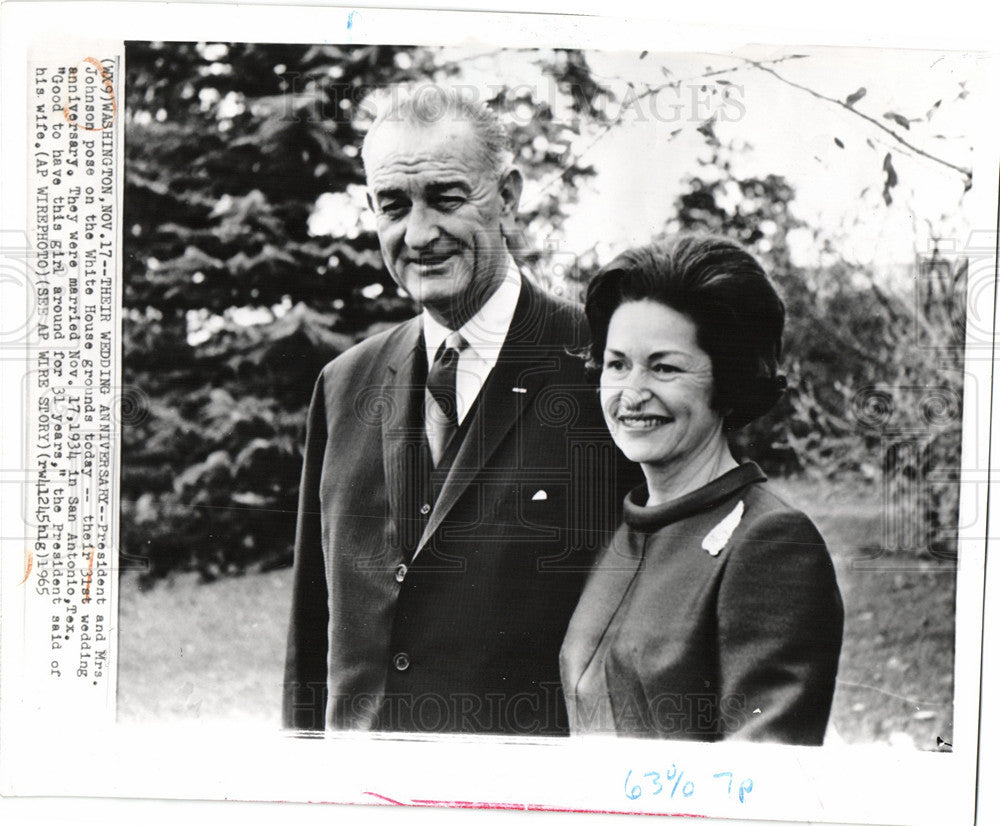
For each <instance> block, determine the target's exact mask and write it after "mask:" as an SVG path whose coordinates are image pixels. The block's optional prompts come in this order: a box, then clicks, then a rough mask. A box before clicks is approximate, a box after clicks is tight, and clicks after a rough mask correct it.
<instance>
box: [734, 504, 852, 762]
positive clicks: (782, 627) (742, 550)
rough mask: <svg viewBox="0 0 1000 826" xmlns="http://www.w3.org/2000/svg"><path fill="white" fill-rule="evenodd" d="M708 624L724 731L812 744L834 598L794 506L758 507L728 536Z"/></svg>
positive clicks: (833, 670) (823, 709)
mask: <svg viewBox="0 0 1000 826" xmlns="http://www.w3.org/2000/svg"><path fill="white" fill-rule="evenodd" d="M718 623H719V661H720V662H719V665H720V673H721V686H720V695H721V697H720V702H721V703H722V722H723V732H724V736H726V737H729V738H732V739H741V740H755V741H767V742H779V743H790V744H798V745H821V744H822V742H823V735H824V733H825V731H826V725H827V721H828V719H829V716H830V707H831V704H832V702H833V691H834V685H835V682H836V677H837V663H838V660H839V657H840V647H841V642H842V639H843V630H844V607H843V602H842V601H841V597H840V590H839V589H838V587H837V580H836V576H835V574H834V570H833V562H832V560H831V559H830V554H829V552H828V551H827V549H826V545H825V543H824V542H823V538H822V537H821V536H820V534H819V532H818V531H817V530H816V528H815V526H814V525H813V524H812V522H810V521H809V519H808V518H807V517H806V516H805V515H804V514H802V513H800V512H798V511H794V510H791V509H789V510H786V511H778V512H772V513H768V514H765V515H764V516H762V517H761V518H759V519H758V520H757V521H756V522H755V523H753V524H752V525H751V526H750V527H749V528H748V530H747V533H746V535H745V538H744V539H743V540H742V541H740V542H737V543H736V544H735V545H734V547H733V548H732V550H731V555H730V558H729V560H728V562H727V565H726V571H725V573H724V575H723V580H722V583H721V585H720V591H719V601H718Z"/></svg>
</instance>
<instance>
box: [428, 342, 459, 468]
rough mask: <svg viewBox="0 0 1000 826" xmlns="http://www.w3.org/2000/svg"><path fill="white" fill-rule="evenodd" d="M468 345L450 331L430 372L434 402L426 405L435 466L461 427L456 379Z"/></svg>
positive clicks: (429, 391)
mask: <svg viewBox="0 0 1000 826" xmlns="http://www.w3.org/2000/svg"><path fill="white" fill-rule="evenodd" d="M466 346H467V343H466V341H465V339H463V338H462V336H461V334H459V333H451V334H450V335H449V336H448V337H447V338H446V339H445V340H444V341H443V342H441V346H440V347H439V348H438V351H437V355H436V356H435V357H434V363H433V364H432V365H431V369H430V371H429V372H428V373H427V392H428V394H429V395H430V397H431V399H433V401H434V404H430V403H428V404H427V405H426V410H427V441H428V443H429V444H430V448H431V458H432V459H433V460H434V464H435V465H437V464H438V463H440V461H441V457H442V456H443V455H444V452H445V449H446V448H447V447H448V442H450V441H451V438H452V436H454V435H455V431H456V430H458V404H457V399H456V392H455V378H456V376H457V375H458V358H459V355H460V354H461V352H462V350H464V349H465V347H466Z"/></svg>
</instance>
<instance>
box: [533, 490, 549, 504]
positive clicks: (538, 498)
mask: <svg viewBox="0 0 1000 826" xmlns="http://www.w3.org/2000/svg"><path fill="white" fill-rule="evenodd" d="M548 498H549V495H548V494H547V493H546V492H545V491H544V490H536V491H535V495H534V496H532V497H531V501H532V502H544V501H545V500H546V499H548Z"/></svg>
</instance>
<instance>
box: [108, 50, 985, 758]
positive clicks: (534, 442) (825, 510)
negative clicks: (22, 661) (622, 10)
mask: <svg viewBox="0 0 1000 826" xmlns="http://www.w3.org/2000/svg"><path fill="white" fill-rule="evenodd" d="M866 57H867V58H868V60H866V59H865V58H866ZM848 58H849V59H848ZM845 62H846V63H850V64H852V69H853V75H854V76H853V77H851V76H848V77H845V78H844V79H843V80H840V79H839V78H838V84H836V85H834V84H832V83H831V82H830V81H831V76H832V75H831V69H832V68H833V67H834V66H836V65H843V64H844V63H845ZM887 64H888V65H893V66H896V65H898V67H899V68H900V69H902V68H903V67H904V66H905V67H906V68H907V69H908V71H906V72H902V71H900V72H899V74H900V75H902V76H905V77H906V79H907V82H905V83H899V82H897V83H895V84H893V83H891V82H889V77H888V74H887V72H886V67H887ZM126 66H127V72H128V74H127V77H126V89H127V98H126V118H127V123H126V136H125V152H126V163H125V198H124V225H125V237H124V238H123V251H124V254H125V261H124V270H125V272H124V290H125V294H124V308H125V317H124V322H123V327H124V334H123V380H124V384H125V385H126V387H127V388H129V389H131V390H132V391H133V392H132V397H131V398H133V399H134V408H133V412H132V419H133V421H128V420H126V425H125V427H123V431H122V433H123V447H122V449H123V474H122V480H123V481H122V523H121V524H122V552H123V560H127V561H128V565H126V564H123V565H122V574H121V576H122V583H121V584H122V604H121V656H122V659H121V670H120V676H119V706H118V713H119V717H120V719H131V718H142V717H145V716H163V717H181V718H183V717H190V716H195V717H216V716H217V717H223V718H234V719H240V718H256V719H259V720H261V721H262V722H267V721H272V722H274V723H275V724H277V721H278V719H279V712H281V713H282V717H281V719H282V722H283V724H284V725H286V726H289V727H291V728H293V729H300V730H322V729H324V728H331V729H360V730H366V731H403V732H418V733H421V732H422V733H431V734H437V733H493V734H508V735H519V734H527V735H565V734H567V733H570V734H572V733H574V732H578V733H584V732H596V733H604V734H618V735H632V736H640V737H642V736H653V737H669V738H679V739H692V740H707V741H713V740H721V739H726V738H730V737H733V738H743V739H750V740H760V741H764V742H783V743H797V744H813V745H819V744H822V743H823V742H824V740H825V739H826V738H829V740H830V741H832V742H836V743H871V742H887V743H891V744H894V745H906V746H908V747H911V748H916V749H923V750H946V749H948V748H949V747H950V744H951V741H952V701H953V664H954V610H955V572H956V550H957V528H958V524H959V523H958V499H959V484H958V473H957V471H958V469H959V468H960V467H961V455H960V448H961V412H962V391H963V349H962V348H963V342H964V338H965V330H966V324H965V317H964V310H965V295H966V288H967V283H968V281H967V274H968V260H967V259H968V256H967V255H962V254H961V251H960V250H957V249H956V242H957V241H958V240H959V238H961V240H962V241H963V242H964V241H965V240H966V238H967V235H966V234H963V235H961V236H959V234H958V233H960V232H961V231H962V230H961V227H960V223H961V220H962V203H963V198H964V197H965V193H966V191H967V190H968V188H969V187H970V186H971V185H972V167H971V155H970V154H969V152H968V149H967V148H966V147H964V146H963V145H962V141H961V139H960V138H958V137H957V136H956V137H952V138H951V139H950V140H941V139H935V137H934V135H935V134H936V133H937V131H938V130H944V131H945V132H947V131H949V130H951V129H955V128H960V124H961V123H962V120H961V119H962V115H963V111H964V110H965V109H966V108H967V104H966V99H967V97H968V96H969V95H970V94H971V92H970V91H969V89H968V86H969V84H970V82H971V81H974V80H975V77H976V71H977V68H976V64H975V63H974V62H968V61H966V60H962V59H958V60H956V59H955V58H953V57H950V56H948V55H935V56H934V57H933V58H928V56H927V55H924V54H905V53H903V54H898V55H889V56H886V55H879V56H878V57H877V59H875V60H872V59H871V56H867V55H864V54H863V53H857V54H854V55H850V56H848V55H847V54H845V53H843V52H823V51H820V52H817V53H815V54H792V53H789V52H779V53H776V52H774V51H771V52H769V53H766V54H765V53H763V52H757V53H754V52H750V51H748V52H745V53H734V54H732V55H707V54H706V55H685V54H662V53H661V54H657V53H651V52H650V53H646V52H642V51H639V52H637V53H634V54H622V53H614V54H604V53H600V52H589V51H582V50H570V49H553V50H538V49H522V50H517V49H502V48H501V49H496V50H493V51H492V52H490V53H486V54H475V53H473V54H466V53H465V51H464V50H454V49H441V48H433V47H394V46H375V45H373V46H359V47H353V48H351V47H343V46H317V45H267V44H246V43H242V44H232V43H230V44H222V43H184V44H178V43H129V44H127V50H126ZM168 69H169V82H167V73H168ZM917 69H919V70H920V75H919V80H917V75H916V70H917ZM963 72H965V74H963ZM966 75H968V78H966ZM855 81H856V82H855ZM933 83H937V84H938V85H932V84H933ZM848 86H850V88H848ZM869 86H870V87H872V91H871V92H870V93H869V92H867V88H868V87H869ZM879 86H885V87H887V88H885V89H884V90H881V89H879ZM877 95H879V96H880V99H876V100H872V98H876V96H877ZM380 107H381V108H380ZM883 109H885V110H889V109H893V110H895V109H898V110H900V111H898V112H897V111H889V113H888V115H884V114H883V112H882V110H883ZM873 112H874V113H875V114H874V116H873V115H872V114H871V113H873ZM793 113H796V114H793ZM904 113H905V114H904ZM776 122H779V123H787V124H789V125H790V126H791V127H793V131H794V134H795V138H794V139H793V138H792V136H791V135H788V134H786V133H785V132H784V131H783V130H782V131H781V132H777V131H776V130H775V129H774V124H775V123H776ZM945 137H946V138H947V137H948V136H947V135H945ZM924 146H926V147H927V148H926V149H925V148H924ZM834 184H836V186H837V189H836V190H833V189H832V187H833V185H834ZM931 185H933V186H934V192H933V195H932V194H931V193H930V192H928V191H927V190H926V187H929V186H931ZM924 199H927V200H928V201H931V203H932V204H933V206H932V207H931V206H930V205H928V207H927V208H926V210H927V211H923V210H924V209H925V208H924V207H922V203H923V202H924ZM949 203H950V204H952V208H951V209H950V210H947V209H945V206H946V204H949ZM931 209H933V210H935V211H933V212H932V211H930V210H931ZM939 213H940V214H939ZM915 299H916V300H915ZM449 372H450V375H449ZM132 560H135V561H134V563H133V562H132ZM133 565H134V570H128V569H127V568H129V567H132V566H133ZM263 594H266V595H267V597H266V600H265V599H262V595H263ZM567 632H569V633H568V635H567ZM282 688H283V692H282V691H279V689H282ZM281 696H283V699H279V697H281ZM567 705H568V706H569V709H570V713H567V709H566V706H567Z"/></svg>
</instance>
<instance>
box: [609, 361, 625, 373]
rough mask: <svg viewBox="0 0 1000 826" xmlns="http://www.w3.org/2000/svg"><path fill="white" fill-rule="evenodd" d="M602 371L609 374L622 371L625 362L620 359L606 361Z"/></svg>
mask: <svg viewBox="0 0 1000 826" xmlns="http://www.w3.org/2000/svg"><path fill="white" fill-rule="evenodd" d="M604 369H605V370H608V371H611V372H616V371H618V370H624V369H625V362H624V361H622V360H621V359H608V360H607V361H605V362H604Z"/></svg>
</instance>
